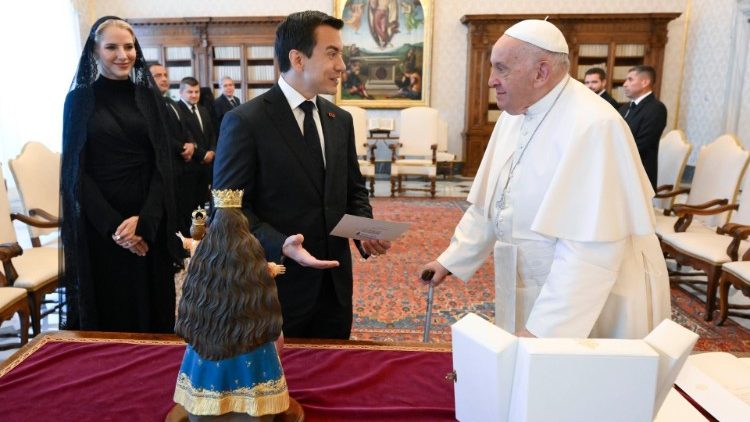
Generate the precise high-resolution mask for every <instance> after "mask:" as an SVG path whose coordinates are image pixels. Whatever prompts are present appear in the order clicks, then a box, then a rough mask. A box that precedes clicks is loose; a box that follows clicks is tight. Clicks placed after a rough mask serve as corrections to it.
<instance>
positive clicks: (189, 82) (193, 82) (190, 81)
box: [180, 76, 200, 89]
mask: <svg viewBox="0 0 750 422" xmlns="http://www.w3.org/2000/svg"><path fill="white" fill-rule="evenodd" d="M198 85H200V83H199V82H198V80H197V79H195V78H194V77H192V76H185V77H184V78H182V80H180V89H183V88H185V87H186V86H198Z"/></svg>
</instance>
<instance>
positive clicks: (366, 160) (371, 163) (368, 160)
mask: <svg viewBox="0 0 750 422" xmlns="http://www.w3.org/2000/svg"><path fill="white" fill-rule="evenodd" d="M341 108H343V109H344V110H346V111H348V112H349V114H351V115H352V122H353V124H354V144H355V146H356V148H357V162H358V163H359V172H360V173H362V177H364V178H365V181H368V182H370V196H375V148H376V146H375V144H373V145H369V143H368V142H367V112H366V111H365V109H363V108H362V107H355V106H342V107H341Z"/></svg>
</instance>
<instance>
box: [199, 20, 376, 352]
mask: <svg viewBox="0 0 750 422" xmlns="http://www.w3.org/2000/svg"><path fill="white" fill-rule="evenodd" d="M342 26H343V22H342V21H341V20H340V19H336V18H334V17H331V16H328V15H326V14H325V13H322V12H316V11H305V12H298V13H293V14H291V15H289V16H288V17H287V18H286V19H285V20H284V21H283V22H282V23H281V24H280V25H279V26H278V27H277V29H276V41H275V46H274V53H275V56H276V59H277V61H278V63H279V69H280V71H281V77H280V78H279V80H278V83H277V84H275V85H274V86H273V88H271V89H270V90H269V91H268V92H266V93H265V94H263V95H260V96H258V97H256V98H254V99H253V100H251V101H248V102H246V103H245V104H242V105H241V106H239V107H237V108H235V109H233V110H231V111H230V112H228V113H227V114H226V115H224V122H223V123H222V128H221V139H219V142H218V150H217V155H216V164H215V167H214V181H215V183H214V188H217V189H244V197H243V202H242V209H243V211H244V213H245V215H246V216H247V217H248V220H249V222H250V226H251V229H252V231H253V234H254V235H255V236H256V237H257V238H258V240H259V241H260V243H261V245H262V246H263V248H264V250H265V252H266V258H267V260H268V261H276V262H279V261H281V260H282V258H283V257H287V258H289V259H287V260H285V261H284V265H286V267H287V268H286V274H283V275H280V276H278V277H277V278H276V285H277V288H278V293H279V301H280V302H281V311H282V315H283V318H284V325H283V331H284V335H285V336H289V337H306V338H339V339H347V338H349V335H350V333H351V326H352V261H351V260H352V257H351V252H350V249H349V242H348V240H347V239H344V238H339V237H334V236H330V235H329V233H330V232H331V230H332V229H333V227H334V226H335V225H336V224H337V223H338V222H339V220H340V219H341V218H342V217H343V216H344V214H353V215H357V216H361V217H368V218H371V217H372V208H371V206H370V203H369V201H368V192H367V189H366V188H365V184H364V180H363V179H362V175H361V174H360V172H359V165H358V164H357V155H356V151H355V146H354V127H353V125H352V117H351V115H350V114H349V113H347V112H346V111H344V110H342V109H341V108H339V107H337V106H336V105H334V104H333V103H331V102H330V101H328V100H326V99H324V98H322V97H320V95H319V94H329V95H333V94H335V93H336V88H337V85H338V83H339V79H340V78H341V74H342V72H344V71H345V70H346V66H345V65H344V61H343V59H342V51H343V48H344V46H343V43H342V41H341V33H340V29H341V27H342ZM303 241H304V246H303ZM390 246H391V245H390V242H385V241H363V242H362V243H361V244H359V245H358V248H359V250H360V253H361V254H362V255H363V256H364V257H367V256H369V255H379V254H383V253H385V252H386V251H387V249H388V248H390Z"/></svg>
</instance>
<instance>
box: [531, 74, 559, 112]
mask: <svg viewBox="0 0 750 422" xmlns="http://www.w3.org/2000/svg"><path fill="white" fill-rule="evenodd" d="M568 78H570V76H568V75H566V76H565V77H564V78H562V79H561V80H560V82H558V83H557V85H555V87H554V88H552V90H551V91H550V92H548V93H547V95H545V96H544V97H542V98H541V99H540V100H539V101H537V102H535V103H534V104H532V105H531V106H530V107H529V108H528V109H527V110H526V113H524V116H525V118H527V119H529V118H531V119H533V118H535V117H539V116H543V115H544V113H546V112H547V110H549V109H550V107H552V104H553V103H554V102H555V98H557V95H558V94H559V93H560V91H562V89H563V88H564V87H565V82H567V81H568Z"/></svg>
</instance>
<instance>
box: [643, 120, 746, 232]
mask: <svg viewBox="0 0 750 422" xmlns="http://www.w3.org/2000/svg"><path fill="white" fill-rule="evenodd" d="M748 157H750V152H748V151H746V150H744V149H743V148H742V146H741V145H740V143H739V141H738V140H737V138H736V137H734V136H733V135H729V134H727V135H722V136H720V137H718V138H717V139H716V140H714V141H713V142H712V143H710V144H709V145H706V146H703V147H701V149H700V152H699V153H698V161H697V162H696V165H695V174H694V176H693V181H692V183H691V186H690V188H682V189H680V188H678V187H676V188H675V189H673V190H671V191H669V192H663V193H660V194H657V195H656V198H659V199H668V198H673V197H675V196H677V195H681V194H687V199H686V201H685V203H684V204H675V205H673V206H672V207H671V208H665V209H664V211H663V213H661V214H657V215H656V234H657V235H658V236H659V237H660V238H661V237H663V236H664V235H665V234H667V233H673V232H675V231H693V232H695V231H701V232H712V231H714V230H715V229H716V227H719V226H721V225H723V224H724V223H726V222H727V221H728V219H729V211H730V210H729V209H726V210H723V211H721V212H719V213H712V212H709V213H705V214H703V213H697V212H689V213H685V215H687V214H690V215H691V217H690V219H692V224H690V223H688V224H687V225H686V224H685V221H684V220H683V221H678V219H679V217H678V216H677V215H676V211H678V210H679V209H680V208H681V207H685V206H688V207H689V208H690V210H696V209H707V208H710V207H716V206H720V205H726V204H728V203H730V202H733V201H734V200H735V198H736V197H737V192H738V190H739V186H740V181H741V180H742V176H743V174H744V172H745V168H746V167H747V163H748ZM693 217H694V218H693ZM686 218H687V217H686Z"/></svg>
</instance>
